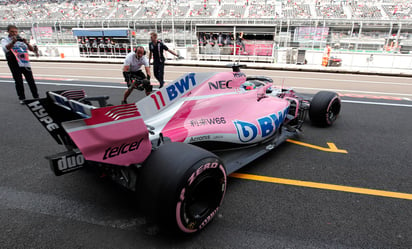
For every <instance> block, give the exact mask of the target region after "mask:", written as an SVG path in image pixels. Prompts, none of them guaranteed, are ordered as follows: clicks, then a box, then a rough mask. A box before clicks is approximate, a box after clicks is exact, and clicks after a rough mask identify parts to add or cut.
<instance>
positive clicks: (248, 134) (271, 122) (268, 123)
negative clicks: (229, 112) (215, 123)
mask: <svg viewBox="0 0 412 249" xmlns="http://www.w3.org/2000/svg"><path fill="white" fill-rule="evenodd" d="M287 111H288V108H286V109H285V110H283V112H282V111H279V112H278V113H277V114H275V113H274V114H271V115H269V116H264V117H262V118H259V119H257V123H258V125H255V124H253V123H249V122H245V121H241V120H236V121H233V123H234V124H235V127H236V130H237V135H238V137H239V140H240V141H241V142H244V143H247V142H251V141H253V140H254V139H255V138H256V137H258V135H259V132H260V134H261V138H262V139H263V138H266V137H267V136H270V135H272V134H274V133H275V132H276V130H277V129H278V128H279V127H280V125H281V124H282V123H283V121H284V120H285V117H286V113H287Z"/></svg>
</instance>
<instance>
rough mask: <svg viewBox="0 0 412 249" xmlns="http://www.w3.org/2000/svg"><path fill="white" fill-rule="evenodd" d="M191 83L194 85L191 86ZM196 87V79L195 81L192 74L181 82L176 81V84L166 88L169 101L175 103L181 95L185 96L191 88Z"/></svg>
mask: <svg viewBox="0 0 412 249" xmlns="http://www.w3.org/2000/svg"><path fill="white" fill-rule="evenodd" d="M189 81H191V82H192V85H190V84H189ZM195 85H196V79H195V74H194V73H190V74H188V75H186V77H185V78H183V79H180V82H179V81H176V82H175V83H173V84H171V85H170V86H167V87H166V91H167V95H168V96H169V100H170V101H173V100H174V99H175V98H177V97H178V96H179V95H183V94H184V93H186V92H187V91H189V89H190V88H191V86H195Z"/></svg>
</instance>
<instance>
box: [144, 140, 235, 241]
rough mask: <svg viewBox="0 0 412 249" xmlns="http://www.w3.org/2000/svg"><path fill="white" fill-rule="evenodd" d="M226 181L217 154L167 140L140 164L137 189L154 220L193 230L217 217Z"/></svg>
mask: <svg viewBox="0 0 412 249" xmlns="http://www.w3.org/2000/svg"><path fill="white" fill-rule="evenodd" d="M226 184H227V176H226V170H225V168H224V165H223V163H222V161H221V160H220V159H219V158H218V157H217V156H216V155H214V154H213V153H211V152H209V151H207V150H204V149H202V148H199V147H197V146H194V145H190V144H185V143H166V144H164V145H162V146H160V147H159V148H158V149H157V150H155V151H153V152H152V154H151V155H150V156H149V158H148V159H147V161H146V162H145V164H144V165H143V167H142V168H141V175H140V177H139V180H138V186H137V191H138V196H140V200H141V205H142V210H143V212H144V214H145V215H146V217H147V218H148V219H149V220H150V221H151V222H154V223H156V224H158V225H159V226H160V227H161V228H162V227H163V228H166V229H168V231H172V232H176V231H177V232H178V233H182V234H191V233H195V232H198V231H200V230H202V229H203V228H204V227H205V226H206V225H207V224H208V223H209V222H210V221H211V220H212V219H213V218H214V216H215V215H216V213H217V211H218V209H219V207H220V205H221V204H222V201H223V198H224V195H225V192H226Z"/></svg>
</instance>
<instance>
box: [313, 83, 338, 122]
mask: <svg viewBox="0 0 412 249" xmlns="http://www.w3.org/2000/svg"><path fill="white" fill-rule="evenodd" d="M340 109H341V101H340V98H339V96H338V94H337V93H335V92H329V91H320V92H318V93H316V94H315V96H313V98H312V101H311V102H310V108H309V118H310V121H311V122H312V124H314V125H317V126H331V125H332V124H333V123H334V122H335V120H336V118H337V117H338V115H339V113H340Z"/></svg>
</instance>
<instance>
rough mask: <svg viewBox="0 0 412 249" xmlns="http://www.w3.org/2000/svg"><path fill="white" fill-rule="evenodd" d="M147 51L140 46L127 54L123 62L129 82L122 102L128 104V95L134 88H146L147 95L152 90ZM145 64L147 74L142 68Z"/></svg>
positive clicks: (125, 76)
mask: <svg viewBox="0 0 412 249" xmlns="http://www.w3.org/2000/svg"><path fill="white" fill-rule="evenodd" d="M145 54H146V52H145V50H144V48H143V47H141V46H139V47H137V48H136V49H135V52H130V53H128V54H127V55H126V59H125V60H124V63H123V76H124V79H125V81H126V83H127V87H128V88H127V90H126V91H125V92H124V95H123V100H122V104H127V97H129V95H130V93H131V92H132V91H133V89H135V88H136V89H139V90H145V92H146V95H149V94H150V93H151V92H152V86H151V85H150V67H149V60H148V59H147V58H146V56H145ZM142 66H144V68H145V71H146V75H145V74H144V73H143V72H142V70H141V69H140V68H141V67H142Z"/></svg>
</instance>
